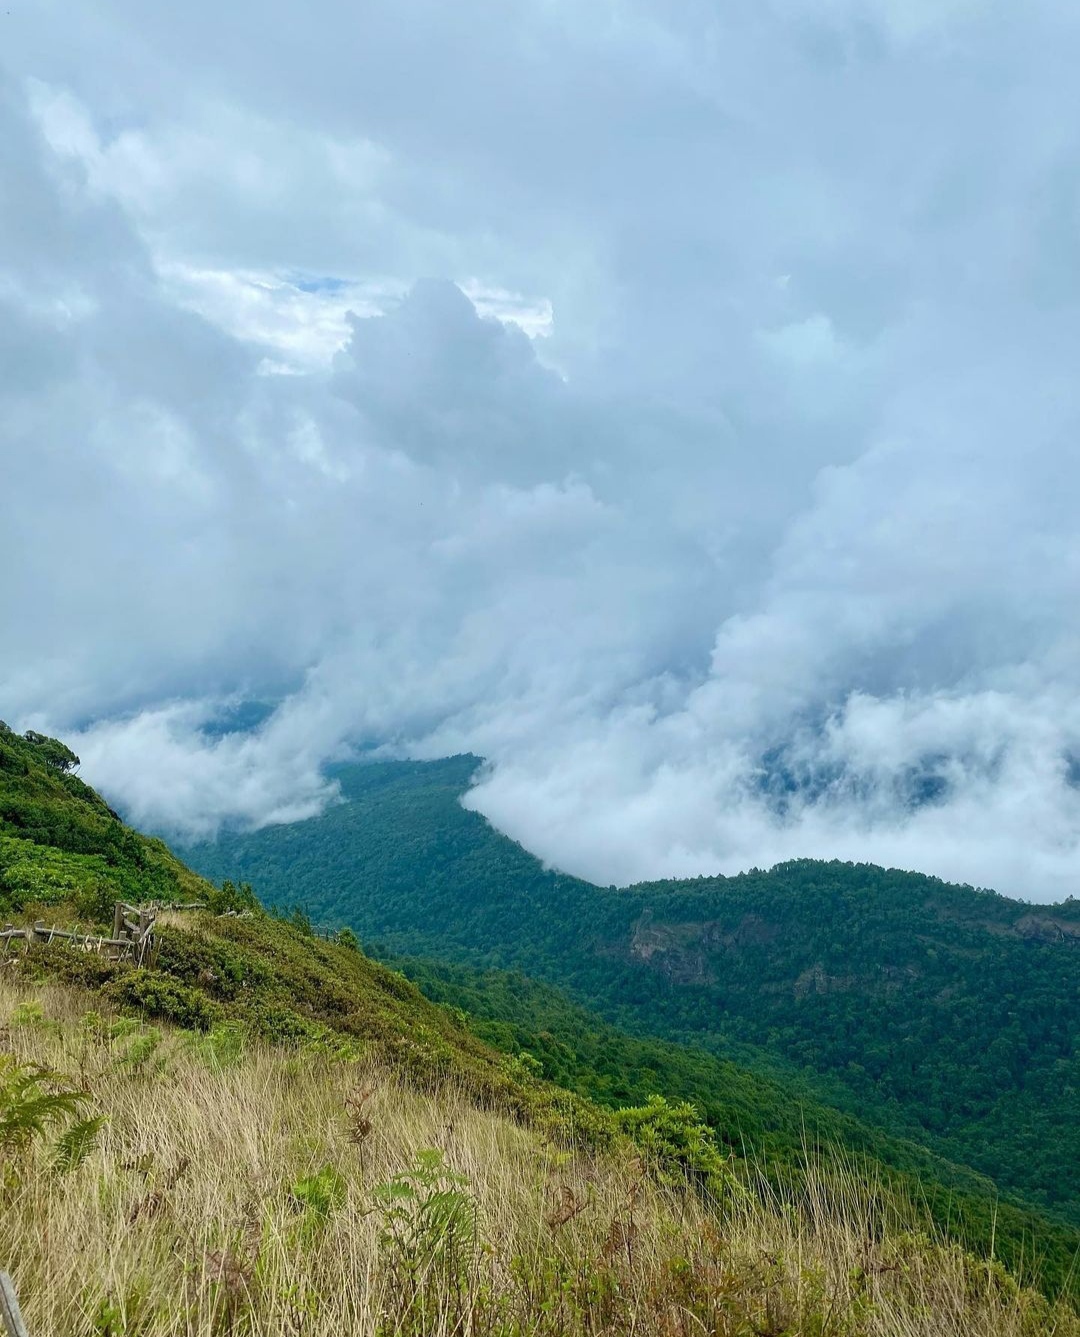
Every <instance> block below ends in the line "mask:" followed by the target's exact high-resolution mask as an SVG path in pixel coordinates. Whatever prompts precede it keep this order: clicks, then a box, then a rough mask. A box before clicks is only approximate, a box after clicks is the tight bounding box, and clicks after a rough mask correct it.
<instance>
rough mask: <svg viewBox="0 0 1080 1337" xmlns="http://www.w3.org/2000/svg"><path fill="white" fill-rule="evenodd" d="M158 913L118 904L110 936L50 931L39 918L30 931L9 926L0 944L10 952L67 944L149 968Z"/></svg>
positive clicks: (153, 953)
mask: <svg viewBox="0 0 1080 1337" xmlns="http://www.w3.org/2000/svg"><path fill="white" fill-rule="evenodd" d="M156 920H157V911H156V910H151V909H147V908H146V907H142V908H140V907H138V906H135V905H127V904H126V903H125V902H124V901H117V902H116V905H115V906H114V908H113V928H112V937H111V938H107V937H105V936H104V935H103V934H98V933H79V932H72V931H70V930H68V929H63V928H58V927H57V926H56V925H55V924H54V925H53V926H52V927H51V928H50V927H47V926H46V923H45V921H44V919H39V920H38V921H37V922H36V923H35V924H34V925H33V927H32V928H13V927H12V926H11V925H10V924H8V925H6V926H5V927H4V929H3V930H0V945H2V946H3V948H4V949H5V950H6V951H7V952H10V951H11V949H12V947H13V946H14V945H15V944H16V943H22V944H23V946H24V947H25V948H26V949H27V950H29V948H31V947H32V946H33V945H34V944H35V943H48V942H66V943H70V944H71V946H73V947H78V948H81V950H82V951H84V952H97V953H98V954H99V955H100V956H107V957H108V958H109V959H110V960H113V961H121V960H131V961H134V962H135V964H136V965H137V966H149V965H152V964H153V962H154V956H155V953H156V942H155V938H154V924H155V921H156Z"/></svg>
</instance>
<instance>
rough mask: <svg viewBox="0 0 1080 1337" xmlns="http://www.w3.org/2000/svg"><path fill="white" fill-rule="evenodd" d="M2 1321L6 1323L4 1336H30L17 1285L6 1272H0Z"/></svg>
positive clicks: (0, 1311) (0, 1317) (0, 1318)
mask: <svg viewBox="0 0 1080 1337" xmlns="http://www.w3.org/2000/svg"><path fill="white" fill-rule="evenodd" d="M0 1322H2V1323H3V1325H4V1333H3V1337H29V1334H28V1333H27V1331H26V1324H25V1323H24V1322H23V1316H22V1313H21V1312H20V1310H19V1301H18V1298H17V1297H16V1295H15V1287H14V1285H13V1284H12V1281H11V1278H10V1277H9V1276H8V1274H7V1273H6V1272H0Z"/></svg>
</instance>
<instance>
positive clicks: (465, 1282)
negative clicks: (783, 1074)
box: [0, 981, 1080, 1337]
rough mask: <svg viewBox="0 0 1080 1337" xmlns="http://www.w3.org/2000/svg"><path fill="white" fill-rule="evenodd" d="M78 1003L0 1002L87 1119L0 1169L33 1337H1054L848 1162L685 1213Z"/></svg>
mask: <svg viewBox="0 0 1080 1337" xmlns="http://www.w3.org/2000/svg"><path fill="white" fill-rule="evenodd" d="M85 1006H86V995H84V994H80V993H79V992H78V991H77V990H67V989H62V988H59V987H44V986H37V987H35V988H34V989H33V991H32V992H28V991H27V989H26V986H22V985H19V984H18V983H17V982H14V981H0V1027H2V1028H3V1029H2V1032H0V1034H2V1049H3V1051H5V1052H7V1053H9V1054H10V1055H11V1057H12V1059H13V1060H14V1062H15V1064H17V1065H19V1066H18V1070H19V1071H21V1072H23V1073H25V1072H27V1071H28V1070H29V1069H30V1068H32V1067H33V1066H35V1065H36V1066H39V1067H41V1068H44V1069H47V1070H48V1072H50V1073H53V1074H65V1075H66V1077H67V1079H68V1080H67V1082H66V1083H65V1082H63V1081H60V1080H59V1079H57V1078H55V1077H48V1076H41V1083H42V1084H43V1086H42V1089H48V1090H50V1091H53V1092H54V1093H55V1092H62V1091H64V1090H70V1089H79V1090H85V1091H87V1092H89V1100H88V1101H83V1102H78V1101H77V1102H73V1104H72V1110H71V1120H75V1119H76V1117H77V1118H78V1120H79V1121H80V1123H82V1124H84V1125H90V1124H91V1122H92V1121H93V1120H95V1119H97V1120H101V1121H100V1122H99V1123H97V1124H94V1125H93V1126H88V1129H87V1131H86V1133H85V1134H84V1136H83V1139H82V1141H81V1142H79V1145H78V1147H77V1148H76V1152H75V1154H72V1155H69V1156H68V1157H67V1159H65V1157H64V1156H63V1155H60V1154H58V1144H59V1140H60V1139H61V1138H62V1137H63V1136H64V1131H65V1128H64V1126H63V1123H62V1119H60V1120H58V1121H57V1122H55V1126H54V1124H50V1125H49V1126H47V1127H46V1126H42V1127H41V1128H40V1129H37V1130H35V1131H34V1132H33V1134H32V1135H31V1136H30V1137H29V1138H28V1139H23V1143H22V1145H19V1146H17V1147H16V1146H12V1147H10V1148H8V1149H7V1151H4V1150H3V1149H0V1195H2V1196H0V1209H2V1210H0V1267H6V1268H8V1270H10V1271H11V1272H12V1274H13V1276H14V1279H15V1283H16V1287H17V1290H18V1292H19V1295H20V1297H21V1299H22V1303H23V1309H24V1314H25V1317H26V1319H27V1323H28V1327H29V1330H30V1333H31V1335H32V1337H75V1335H78V1337H90V1335H91V1334H96V1335H97V1337H120V1335H121V1334H124V1335H125V1337H127V1335H129V1334H130V1335H133V1337H134V1335H136V1334H137V1335H138V1337H164V1334H187V1335H189V1337H217V1335H219V1334H232V1333H236V1334H252V1335H253V1337H255V1335H257V1337H283V1335H284V1334H310V1335H311V1337H343V1335H345V1337H348V1335H351V1334H380V1333H387V1334H389V1333H403V1334H404V1333H409V1334H416V1337H444V1335H445V1337H449V1334H476V1335H477V1337H487V1335H489V1334H490V1335H495V1334H499V1335H500V1337H511V1335H516V1334H522V1335H524V1334H545V1335H546V1334H551V1335H552V1337H555V1335H561V1334H596V1335H597V1337H599V1334H611V1335H612V1337H614V1335H615V1334H620V1335H621V1334H626V1337H630V1334H640V1335H641V1337H651V1335H652V1334H658V1335H660V1337H696V1335H697V1334H712V1335H713V1337H755V1335H756V1337H781V1334H792V1335H794V1334H806V1335H807V1337H862V1335H864V1334H865V1337H886V1335H887V1337H961V1335H963V1337H1049V1335H1051V1334H1058V1335H1059V1337H1080V1323H1078V1322H1077V1319H1076V1316H1075V1315H1074V1314H1073V1313H1072V1311H1070V1310H1067V1309H1064V1308H1059V1309H1054V1308H1052V1307H1051V1306H1049V1305H1048V1304H1047V1303H1046V1302H1045V1301H1044V1300H1042V1299H1041V1298H1040V1297H1038V1296H1036V1295H1034V1294H1032V1293H1031V1292H1028V1291H1024V1290H1022V1289H1021V1288H1019V1287H1017V1286H1016V1285H1015V1284H1014V1283H1013V1282H1012V1281H1011V1280H1010V1279H1009V1277H1008V1276H1007V1275H1006V1274H1005V1273H1004V1272H1003V1271H1002V1270H1001V1269H1000V1268H999V1267H997V1266H995V1265H994V1264H986V1263H980V1262H978V1261H976V1260H974V1259H972V1258H971V1257H969V1256H968V1255H966V1254H964V1253H963V1252H962V1251H961V1250H960V1249H958V1248H956V1247H955V1246H950V1245H947V1244H945V1243H944V1242H942V1241H940V1240H935V1239H931V1238H928V1237H926V1236H925V1235H920V1234H917V1233H914V1232H912V1231H911V1230H910V1229H908V1228H907V1226H906V1218H905V1214H904V1213H903V1212H902V1210H897V1208H896V1207H895V1204H893V1203H891V1202H890V1200H889V1199H888V1198H887V1197H886V1196H885V1195H884V1194H881V1193H879V1192H877V1190H876V1189H875V1186H874V1185H873V1184H872V1183H868V1182H867V1181H866V1180H865V1179H864V1177H863V1176H862V1175H861V1173H860V1171H859V1169H858V1167H856V1166H853V1165H849V1166H847V1167H844V1166H843V1165H840V1164H835V1165H834V1164H830V1165H828V1166H825V1165H818V1166H816V1167H815V1166H812V1167H810V1170H809V1172H808V1177H807V1187H806V1190H805V1192H803V1193H802V1194H800V1197H799V1200H798V1201H794V1200H781V1199H780V1198H778V1197H776V1196H770V1195H769V1194H768V1193H767V1192H764V1191H761V1192H759V1191H755V1192H749V1193H747V1194H746V1196H745V1197H737V1196H735V1195H733V1196H731V1197H730V1198H729V1200H727V1201H725V1202H720V1203H707V1202H705V1201H704V1200H703V1199H702V1197H701V1195H700V1194H699V1193H696V1192H694V1191H692V1190H689V1189H685V1190H684V1189H679V1188H678V1187H672V1186H670V1185H663V1184H660V1183H658V1182H655V1181H654V1180H653V1179H652V1178H651V1177H650V1176H649V1174H648V1173H647V1172H646V1170H645V1168H644V1167H643V1165H642V1164H641V1162H640V1161H639V1160H636V1159H635V1158H634V1157H633V1156H632V1155H627V1156H625V1157H622V1158H616V1159H593V1158H587V1157H582V1156H581V1155H576V1154H571V1153H569V1152H567V1151H565V1150H563V1149H561V1148H560V1147H558V1146H555V1145H551V1144H548V1143H545V1142H543V1141H542V1140H541V1139H540V1138H538V1136H537V1135H536V1134H535V1133H534V1132H531V1131H529V1130H527V1129H523V1128H521V1127H519V1126H517V1125H516V1124H514V1123H512V1122H510V1121H509V1120H508V1119H506V1118H504V1117H502V1116H500V1115H498V1114H496V1113H494V1112H491V1111H485V1110H482V1109H478V1108H477V1107H476V1106H475V1105H474V1104H472V1103H470V1101H469V1100H468V1099H466V1097H465V1096H464V1095H463V1094H462V1093H461V1092H460V1091H458V1090H455V1088H454V1087H453V1086H452V1085H446V1086H445V1087H443V1088H442V1089H440V1090H439V1091H438V1092H436V1093H434V1094H431V1093H427V1094H422V1093H418V1092H417V1091H416V1090H413V1089H410V1087H409V1086H407V1085H404V1084H402V1083H401V1082H400V1081H399V1080H398V1079H397V1078H396V1077H395V1074H394V1073H393V1072H392V1071H387V1070H384V1069H381V1068H378V1067H373V1066H369V1065H366V1064H364V1063H350V1062H342V1061H340V1060H339V1059H335V1058H333V1057H331V1056H330V1055H328V1054H325V1053H320V1052H318V1051H317V1050H314V1051H309V1052H303V1051H288V1050H284V1049H280V1048H277V1049H275V1048H270V1047H267V1046H264V1045H261V1044H256V1043H252V1042H250V1041H247V1040H246V1039H245V1038H244V1036H243V1034H242V1033H241V1032H239V1031H236V1030H231V1031H230V1030H222V1031H219V1032H216V1033H211V1034H210V1035H209V1036H202V1037H195V1036H193V1035H190V1034H188V1033H185V1032H182V1031H175V1030H167V1029H164V1028H163V1029H161V1030H155V1029H153V1028H149V1027H146V1026H145V1025H142V1024H138V1023H132V1022H128V1021H124V1020H119V1021H118V1019H117V1018H115V1017H108V1016H99V1015H97V1014H90V1015H86V1014H85ZM39 1075H40V1074H39ZM60 1112H61V1114H62V1112H63V1111H62V1109H61V1111H60ZM0 1114H2V1111H0ZM68 1131H70V1129H68ZM76 1140H77V1139H76Z"/></svg>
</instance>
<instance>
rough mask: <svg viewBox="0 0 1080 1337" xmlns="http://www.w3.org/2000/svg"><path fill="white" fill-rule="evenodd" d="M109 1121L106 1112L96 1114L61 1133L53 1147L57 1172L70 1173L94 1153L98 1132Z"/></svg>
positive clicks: (54, 1165) (54, 1167)
mask: <svg viewBox="0 0 1080 1337" xmlns="http://www.w3.org/2000/svg"><path fill="white" fill-rule="evenodd" d="M107 1122H108V1119H107V1117H106V1116H105V1115H104V1114H95V1115H94V1117H93V1118H92V1119H80V1120H79V1122H78V1123H75V1124H72V1125H71V1127H70V1128H69V1129H67V1131H66V1132H63V1133H61V1134H60V1136H59V1137H58V1138H57V1139H56V1143H55V1145H54V1147H53V1169H54V1170H55V1171H56V1172H57V1174H70V1173H71V1171H72V1170H77V1169H78V1168H79V1166H80V1165H82V1164H83V1162H84V1161H85V1160H86V1159H87V1157H88V1156H90V1155H92V1154H93V1152H94V1151H95V1150H96V1148H97V1144H98V1134H99V1133H100V1132H101V1130H102V1128H104V1127H105V1124H106V1123H107Z"/></svg>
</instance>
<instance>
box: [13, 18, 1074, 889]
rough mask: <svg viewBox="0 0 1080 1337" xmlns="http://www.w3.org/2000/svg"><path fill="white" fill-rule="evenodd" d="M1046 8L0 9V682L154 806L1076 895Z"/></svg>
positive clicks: (679, 867) (1055, 60)
mask: <svg viewBox="0 0 1080 1337" xmlns="http://www.w3.org/2000/svg"><path fill="white" fill-rule="evenodd" d="M1078 66H1080V9H1078V7H1077V6H1076V5H1075V4H1074V3H1072V2H1071V0H1029V3H1027V4H1025V5H1023V6H1019V5H1015V4H1012V3H1008V4H1007V3H1004V0H978V3H976V0H932V2H931V0H726V3H724V4H717V3H710V4H705V3H698V0H663V3H660V0H655V2H653V0H637V2H631V0H513V2H512V3H507V0H498V2H496V0H460V2H459V3H457V4H454V5H447V4H445V3H443V2H442V0H394V3H393V4H379V3H374V2H372V3H361V4H355V3H354V4H344V3H338V2H333V3H332V2H331V0H310V2H309V3H308V4H306V5H303V6H301V5H296V4H285V3H282V2H281V0H260V3H259V4H258V5H255V4H253V3H249V0H232V3H230V4H228V5H220V4H218V5H209V4H206V3H204V2H203V0H190V2H189V3H187V4H185V5H179V6H173V5H168V6H166V5H155V6H147V5H145V4H141V3H135V0H97V2H96V3H95V4H94V5H82V6H71V5H67V4H65V5H61V4H60V3H59V0H7V3H6V4H5V6H4V7H3V8H2V10H0V570H2V571H3V572H4V578H3V580H2V581H0V715H2V716H3V718H5V719H7V720H8V721H9V723H11V724H13V725H15V726H16V727H20V728H28V727H33V728H39V729H44V730H46V731H48V732H51V733H56V734H59V735H60V736H62V737H64V738H65V739H66V740H67V741H69V742H70V743H71V745H72V746H73V747H74V748H75V749H76V750H77V751H78V752H79V754H80V756H81V757H82V771H81V773H82V775H83V777H84V778H85V779H87V780H89V781H90V782H91V783H93V784H95V785H96V786H98V787H99V788H100V789H101V790H102V791H103V792H104V793H105V794H107V795H108V796H109V798H110V799H111V800H112V801H113V802H114V803H115V804H116V805H117V806H119V807H121V808H122V810H123V811H124V812H125V814H126V815H128V816H129V817H130V818H131V820H133V821H135V822H136V823H138V824H141V825H143V826H145V827H152V828H154V829H161V830H164V831H167V832H169V833H171V834H172V835H174V836H175V837H176V838H177V839H186V838H192V837H206V836H208V835H212V834H213V833H214V832H215V831H216V830H217V829H218V828H219V827H220V826H221V824H223V823H225V824H230V825H231V824H240V825H245V826H257V825H261V824H265V823H270V822H283V821H292V820H297V819H299V818H302V817H305V816H310V815H312V814H314V813H317V812H319V811H321V810H322V809H323V808H324V807H325V805H326V804H328V803H333V802H334V801H335V800H336V790H335V786H334V784H333V781H332V780H331V779H328V778H327V768H328V767H330V766H332V764H333V763H335V762H337V761H341V760H343V759H346V758H348V757H350V756H355V755H359V754H364V755H367V754H373V755H376V756H380V755H385V756H412V757H437V756H443V755H447V754H450V753H455V752H460V751H472V752H475V753H477V754H478V755H481V756H483V757H484V758H485V759H486V763H487V764H486V766H485V768H484V770H483V771H482V773H481V775H480V779H479V783H478V784H477V785H476V787H475V788H474V789H473V790H472V791H471V792H470V794H469V795H468V797H467V800H466V801H467V803H468V804H469V805H470V806H472V807H474V808H476V809H477V810H479V811H480V812H482V813H484V814H485V815H486V816H487V817H488V818H490V820H491V821H492V822H494V823H495V824H496V825H497V826H498V827H499V828H500V829H502V830H504V831H506V832H507V833H508V834H510V835H511V836H513V837H514V838H515V839H518V840H520V841H521V842H522V843H523V844H524V845H525V846H526V847H527V848H529V849H531V850H533V851H534V852H536V853H537V854H539V855H541V856H542V857H543V858H544V859H545V860H547V861H548V862H550V863H551V864H553V865H555V866H557V867H560V868H563V869H565V870H567V871H571V872H574V873H577V874H580V875H583V876H586V877H589V878H592V879H593V880H595V881H598V882H600V883H602V884H611V883H615V884H624V883H629V882H633V881H638V880H643V879H651V878H658V877H664V876H690V875H696V874H711V873H717V872H728V873H730V872H735V871H737V870H740V869H743V868H748V867H751V866H757V867H768V866H770V865H772V864H773V863H775V862H777V861H780V860H783V859H788V858H794V857H816V858H841V859H853V860H866V861H872V862H875V863H883V864H888V865H894V866H899V867H903V868H911V869H918V870H920V871H924V872H929V873H934V874H937V875H939V876H942V877H945V878H949V879H952V880H957V881H962V882H970V883H972V884H975V885H981V886H990V887H994V888H997V889H998V890H1000V891H1003V892H1006V893H1008V894H1012V895H1018V896H1023V897H1025V898H1028V899H1032V900H1037V901H1049V900H1054V899H1059V898H1062V897H1064V896H1067V895H1070V894H1074V893H1077V894H1080V635H1078V631H1080V525H1078V523H1077V513H1078V504H1080V450H1078V429H1080V376H1078V374H1077V367H1078V355H1080V84H1078V82H1077V80H1076V78H1075V71H1076V69H1077V68H1078Z"/></svg>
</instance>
